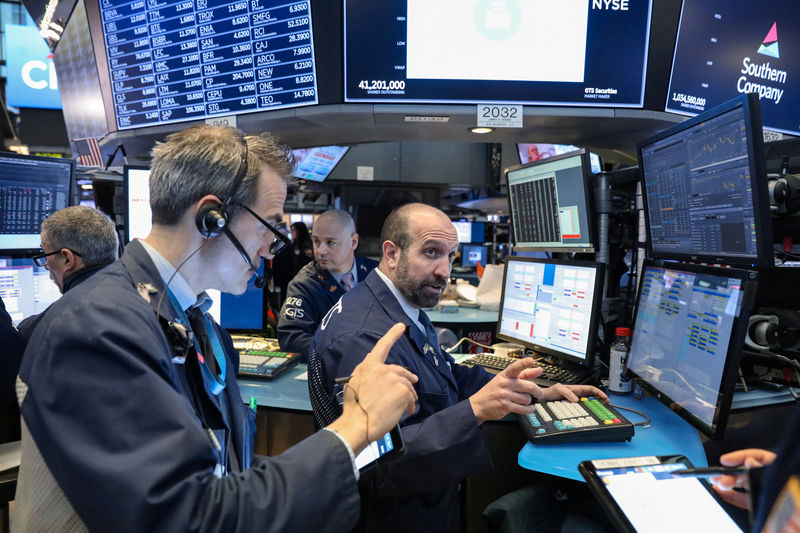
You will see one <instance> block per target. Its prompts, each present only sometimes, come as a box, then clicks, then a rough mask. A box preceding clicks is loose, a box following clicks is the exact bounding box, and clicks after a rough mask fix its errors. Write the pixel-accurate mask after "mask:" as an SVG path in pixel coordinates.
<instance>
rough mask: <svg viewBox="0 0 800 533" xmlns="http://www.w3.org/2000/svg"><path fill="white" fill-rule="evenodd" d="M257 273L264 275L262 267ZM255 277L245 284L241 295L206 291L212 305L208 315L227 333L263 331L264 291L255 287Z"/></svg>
mask: <svg viewBox="0 0 800 533" xmlns="http://www.w3.org/2000/svg"><path fill="white" fill-rule="evenodd" d="M258 272H259V274H260V275H263V274H264V266H263V265H262V266H261V267H260V268H259V269H258ZM255 279H256V278H255V276H254V277H253V278H252V279H250V281H248V282H247V290H245V292H244V293H242V294H228V293H225V292H220V291H218V290H213V289H212V290H209V291H206V292H207V293H208V295H209V296H211V299H212V300H213V302H214V303H213V305H212V306H211V309H210V310H209V313H211V315H212V316H213V317H214V319H215V320H216V321H217V322H218V323H219V324H220V325H221V326H222V327H223V328H225V329H227V330H228V331H233V332H236V331H262V330H263V329H264V289H259V288H258V287H256V286H255Z"/></svg>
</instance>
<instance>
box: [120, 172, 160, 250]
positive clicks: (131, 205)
mask: <svg viewBox="0 0 800 533" xmlns="http://www.w3.org/2000/svg"><path fill="white" fill-rule="evenodd" d="M123 188H124V191H125V206H126V209H125V242H126V243H128V242H130V241H132V240H133V239H144V238H145V237H147V235H148V234H149V233H150V228H152V227H153V215H152V211H151V210H150V167H135V166H127V165H126V166H125V167H124V180H123Z"/></svg>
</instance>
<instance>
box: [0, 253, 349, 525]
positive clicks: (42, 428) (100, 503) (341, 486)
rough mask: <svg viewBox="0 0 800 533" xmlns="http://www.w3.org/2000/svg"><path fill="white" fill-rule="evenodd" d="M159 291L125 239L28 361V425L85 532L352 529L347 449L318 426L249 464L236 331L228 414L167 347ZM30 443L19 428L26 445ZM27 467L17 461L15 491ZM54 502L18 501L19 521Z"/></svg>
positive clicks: (48, 320) (53, 319)
mask: <svg viewBox="0 0 800 533" xmlns="http://www.w3.org/2000/svg"><path fill="white" fill-rule="evenodd" d="M162 288H163V286H162V282H161V278H160V276H159V274H158V272H157V270H156V268H155V265H154V264H153V263H152V261H151V260H150V257H149V256H148V255H147V252H146V251H145V249H144V247H143V246H142V245H141V244H140V243H139V242H137V241H133V242H132V243H130V244H129V245H128V246H127V248H126V250H125V254H124V256H123V258H122V260H120V261H118V262H117V263H115V264H114V265H112V266H111V267H109V268H107V269H105V270H103V271H101V272H99V273H97V274H95V275H94V276H93V277H92V283H84V284H81V285H80V286H78V287H75V288H74V289H73V290H71V291H69V292H68V293H67V294H65V295H64V296H63V297H62V298H61V299H59V300H58V301H57V302H55V303H54V304H53V310H52V311H51V312H48V313H47V314H46V316H45V317H44V318H43V319H42V321H41V322H40V323H39V325H38V326H37V330H36V331H37V334H36V335H35V336H34V337H33V338H32V339H31V341H30V343H29V344H28V349H27V351H26V353H25V357H24V358H23V362H22V367H21V369H20V378H21V379H22V381H23V382H24V383H25V384H26V385H27V386H28V390H27V393H26V394H25V396H24V400H23V401H22V404H21V412H22V416H23V420H24V422H25V424H26V425H27V427H28V430H29V431H30V435H31V437H32V438H33V440H34V441H35V443H36V445H37V446H38V449H39V451H40V453H41V455H42V457H43V459H44V461H45V463H46V465H47V467H48V469H49V470H50V472H51V473H52V475H53V478H54V479H55V481H56V482H57V484H58V486H59V487H60V489H61V490H62V491H63V492H64V494H65V495H66V497H67V499H68V500H69V502H70V504H71V505H72V507H73V508H74V510H75V512H76V513H77V514H78V516H79V517H80V519H81V520H82V521H83V522H84V524H85V525H86V527H87V528H88V529H89V530H90V531H121V532H127V531H130V532H139V531H223V530H224V531H317V530H319V531H323V530H344V529H347V528H348V527H351V526H352V525H353V524H354V523H355V521H356V520H357V516H358V508H359V497H358V492H357V485H356V483H355V476H354V474H353V469H352V464H351V461H350V458H349V454H348V452H347V449H346V447H345V446H344V445H343V444H342V443H341V441H340V440H339V439H338V438H337V437H336V436H335V435H333V434H331V433H329V432H319V433H317V434H316V435H313V436H312V437H310V438H308V439H306V440H305V441H303V442H302V443H300V444H299V445H297V446H295V447H294V448H292V449H291V450H289V451H287V452H286V453H284V454H282V455H281V456H279V457H274V458H269V459H266V460H265V461H263V462H261V463H260V464H258V465H254V466H250V462H251V457H252V441H253V431H254V424H253V423H252V417H253V416H254V413H253V411H252V410H251V409H250V408H249V407H247V406H245V405H244V404H243V403H242V399H241V394H240V391H239V387H238V385H237V384H236V370H237V367H238V356H237V353H236V351H235V350H234V349H233V346H232V344H231V341H230V337H229V336H228V335H227V334H226V333H225V332H224V330H222V329H221V328H217V333H218V334H219V335H220V338H221V341H222V342H223V344H224V348H225V351H226V356H227V357H228V361H227V366H228V371H227V375H226V382H227V386H226V387H225V389H224V390H223V392H222V393H221V395H220V397H221V398H222V399H223V402H224V403H226V404H227V407H226V406H224V405H222V403H223V402H220V398H219V397H214V396H213V395H209V393H208V391H207V389H206V388H205V384H204V383H203V382H202V379H200V380H199V381H198V373H197V368H198V367H197V357H196V354H195V353H194V350H193V349H190V350H189V352H186V353H185V354H178V353H175V352H174V351H173V348H172V345H171V342H170V341H169V340H168V339H167V337H166V335H165V331H164V330H163V329H162V326H161V325H160V324H159V320H158V319H157V317H156V312H158V313H160V315H161V316H163V317H165V318H170V319H171V318H174V313H175V311H174V310H173V309H172V306H171V304H170V300H169V298H164V299H163V300H162V301H161V303H160V306H159V295H160V294H161V291H162ZM214 327H217V326H216V325H215V326H214ZM182 355H186V360H185V362H183V363H182V362H180V360H181V357H180V356H182ZM215 424H222V425H223V426H224V427H225V428H226V429H228V431H229V435H230V439H231V441H230V442H231V448H232V450H234V453H235V454H236V456H237V458H238V459H239V461H240V464H241V465H242V467H243V471H242V472H241V473H233V474H229V475H223V476H222V477H217V476H216V475H215V468H216V466H217V464H218V462H219V456H218V453H219V452H218V451H217V449H216V446H215V445H214V442H213V440H212V439H211V438H210V436H209V432H208V429H207V428H208V427H215ZM24 439H25V435H24V432H23V448H25V442H24ZM223 445H224V443H223ZM23 455H25V454H23ZM27 468H28V465H26V457H23V460H22V465H21V468H20V483H22V479H23V477H25V476H26V472H25V471H26V469H27ZM28 477H30V474H28ZM31 482H35V478H33V481H31ZM48 504H49V503H48V500H47V497H45V496H43V497H42V498H38V499H36V500H35V501H17V507H16V508H15V516H18V515H20V514H25V515H28V516H36V513H37V509H47V508H48Z"/></svg>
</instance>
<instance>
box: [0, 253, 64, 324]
mask: <svg viewBox="0 0 800 533" xmlns="http://www.w3.org/2000/svg"><path fill="white" fill-rule="evenodd" d="M60 297H61V291H59V289H58V285H56V284H55V283H54V282H53V280H51V279H50V272H48V271H47V270H46V269H45V268H44V267H40V266H36V265H34V263H33V261H32V260H31V259H11V258H6V259H0V298H2V299H3V303H4V304H5V306H6V311H8V314H9V315H11V321H12V322H13V323H14V325H17V324H19V323H20V322H21V321H22V320H24V319H26V318H28V317H29V316H32V315H38V314H39V313H41V312H42V311H44V310H45V309H47V307H48V306H49V305H50V304H51V303H53V302H55V301H56V300H58V299H59V298H60Z"/></svg>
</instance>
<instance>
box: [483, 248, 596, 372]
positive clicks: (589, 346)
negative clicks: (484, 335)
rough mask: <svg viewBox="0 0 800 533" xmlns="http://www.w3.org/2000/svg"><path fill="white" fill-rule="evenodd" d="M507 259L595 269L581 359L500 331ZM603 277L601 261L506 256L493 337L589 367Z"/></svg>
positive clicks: (593, 348) (593, 347)
mask: <svg viewBox="0 0 800 533" xmlns="http://www.w3.org/2000/svg"><path fill="white" fill-rule="evenodd" d="M509 261H511V262H517V263H538V264H553V265H556V266H559V265H561V266H576V267H583V268H587V267H588V268H594V269H595V281H594V292H593V300H592V312H591V316H590V318H589V335H588V340H587V342H586V354H585V358H583V359H581V358H580V357H576V356H574V355H570V354H566V353H564V352H559V351H558V350H554V349H552V348H549V347H547V346H542V345H540V344H536V343H533V342H526V341H523V340H520V339H518V338H516V337H512V336H511V335H505V334H503V333H502V332H501V331H500V328H501V325H502V323H503V302H504V301H505V297H506V278H507V276H508V262H509ZM604 279H605V265H604V264H603V263H598V262H595V261H569V260H566V259H544V258H538V257H518V256H509V257H506V263H505V265H504V268H503V285H502V286H501V289H500V291H501V292H500V307H499V308H498V310H497V329H496V331H495V337H497V338H498V339H502V340H505V341H508V342H513V343H515V344H521V345H522V346H524V347H525V348H526V349H529V350H533V351H535V352H538V353H541V354H546V355H550V356H553V357H555V358H557V359H560V360H564V361H569V362H573V363H577V364H580V365H582V366H586V367H587V368H591V366H592V362H593V360H594V355H595V343H596V341H597V326H598V323H599V321H600V307H601V305H602V298H603V285H604Z"/></svg>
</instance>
